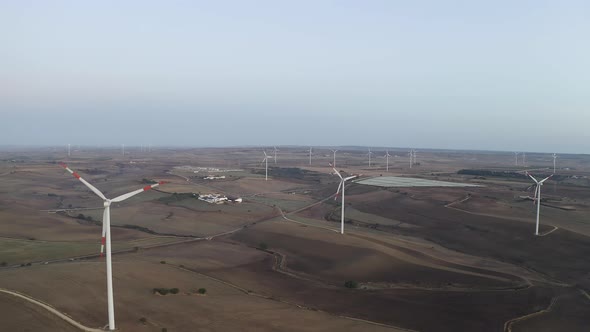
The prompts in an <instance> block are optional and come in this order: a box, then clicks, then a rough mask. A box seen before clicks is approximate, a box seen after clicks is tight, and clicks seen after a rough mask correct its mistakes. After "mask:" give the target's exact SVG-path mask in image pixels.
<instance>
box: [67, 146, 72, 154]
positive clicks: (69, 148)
mask: <svg viewBox="0 0 590 332" xmlns="http://www.w3.org/2000/svg"><path fill="white" fill-rule="evenodd" d="M71 155H72V152H71V146H70V143H68V157H69V156H71Z"/></svg>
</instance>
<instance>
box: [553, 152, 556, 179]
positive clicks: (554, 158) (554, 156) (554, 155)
mask: <svg viewBox="0 0 590 332" xmlns="http://www.w3.org/2000/svg"><path fill="white" fill-rule="evenodd" d="M555 160H557V155H556V154H555V153H554V154H553V174H555Z"/></svg>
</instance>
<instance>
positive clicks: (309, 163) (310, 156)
mask: <svg viewBox="0 0 590 332" xmlns="http://www.w3.org/2000/svg"><path fill="white" fill-rule="evenodd" d="M311 152H312V151H311V146H310V147H309V166H311Z"/></svg>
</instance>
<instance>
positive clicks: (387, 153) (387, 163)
mask: <svg viewBox="0 0 590 332" xmlns="http://www.w3.org/2000/svg"><path fill="white" fill-rule="evenodd" d="M383 157H385V171H386V172H389V157H391V155H390V154H389V151H388V150H385V155H384V156H383Z"/></svg>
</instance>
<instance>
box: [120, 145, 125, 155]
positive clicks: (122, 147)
mask: <svg viewBox="0 0 590 332" xmlns="http://www.w3.org/2000/svg"><path fill="white" fill-rule="evenodd" d="M121 154H122V155H125V144H121Z"/></svg>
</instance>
